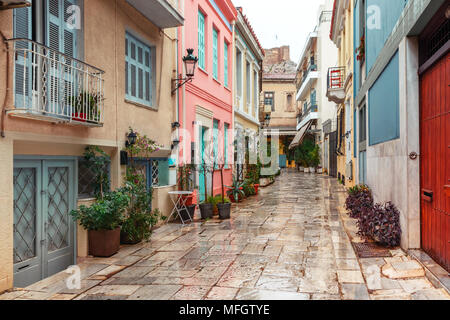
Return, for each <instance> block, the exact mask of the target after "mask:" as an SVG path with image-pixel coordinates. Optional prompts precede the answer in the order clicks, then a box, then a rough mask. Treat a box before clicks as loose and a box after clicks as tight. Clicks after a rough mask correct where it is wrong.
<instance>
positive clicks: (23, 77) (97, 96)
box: [7, 39, 104, 127]
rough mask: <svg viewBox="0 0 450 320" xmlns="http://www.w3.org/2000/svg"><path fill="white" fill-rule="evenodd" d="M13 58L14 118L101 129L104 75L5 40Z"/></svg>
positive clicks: (48, 52)
mask: <svg viewBox="0 0 450 320" xmlns="http://www.w3.org/2000/svg"><path fill="white" fill-rule="evenodd" d="M8 43H9V48H10V50H11V51H12V52H13V54H14V109H9V110H8V111H7V114H8V115H10V116H15V117H22V118H29V119H34V120H43V121H49V122H53V123H66V124H71V125H79V126H87V127H101V126H103V123H104V103H103V100H104V98H103V97H104V95H103V90H104V89H103V88H104V83H103V82H104V80H103V74H104V72H103V71H102V70H100V69H98V68H96V67H93V66H91V65H89V64H87V63H84V62H82V61H79V60H77V59H74V58H71V57H69V56H67V55H65V54H63V53H61V52H58V51H55V50H52V49H50V48H48V47H46V46H44V45H42V44H39V43H37V42H34V41H31V40H27V39H12V40H8Z"/></svg>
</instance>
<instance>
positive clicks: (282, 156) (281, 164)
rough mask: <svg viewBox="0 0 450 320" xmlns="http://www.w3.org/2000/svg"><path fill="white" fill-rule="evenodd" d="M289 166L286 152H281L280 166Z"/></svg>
mask: <svg viewBox="0 0 450 320" xmlns="http://www.w3.org/2000/svg"><path fill="white" fill-rule="evenodd" d="M286 166H287V157H286V155H285V154H280V168H286Z"/></svg>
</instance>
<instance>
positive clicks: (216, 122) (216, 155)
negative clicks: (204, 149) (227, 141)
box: [213, 120, 219, 169]
mask: <svg viewBox="0 0 450 320" xmlns="http://www.w3.org/2000/svg"><path fill="white" fill-rule="evenodd" d="M213 143H214V145H213V147H214V164H215V165H214V168H215V169H218V168H219V163H218V161H219V120H214V123H213Z"/></svg>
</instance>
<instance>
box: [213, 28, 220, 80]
mask: <svg viewBox="0 0 450 320" xmlns="http://www.w3.org/2000/svg"><path fill="white" fill-rule="evenodd" d="M218 47H219V34H218V33H217V30H216V29H213V77H214V79H216V80H217V79H218V78H219V48H218Z"/></svg>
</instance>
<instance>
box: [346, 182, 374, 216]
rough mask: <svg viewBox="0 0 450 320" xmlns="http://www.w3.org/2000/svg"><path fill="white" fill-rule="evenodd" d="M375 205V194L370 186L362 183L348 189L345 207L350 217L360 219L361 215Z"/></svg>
mask: <svg viewBox="0 0 450 320" xmlns="http://www.w3.org/2000/svg"><path fill="white" fill-rule="evenodd" d="M372 206H373V196H372V192H371V191H370V189H369V187H367V186H364V185H361V186H356V187H353V188H350V189H348V197H347V200H346V201H345V209H346V210H347V211H348V214H349V215H350V217H352V218H354V219H358V218H359V217H360V215H361V214H362V213H363V212H364V211H366V210H367V209H370V208H372Z"/></svg>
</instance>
